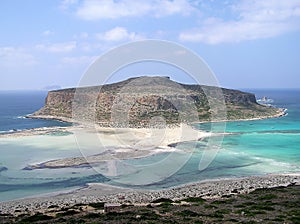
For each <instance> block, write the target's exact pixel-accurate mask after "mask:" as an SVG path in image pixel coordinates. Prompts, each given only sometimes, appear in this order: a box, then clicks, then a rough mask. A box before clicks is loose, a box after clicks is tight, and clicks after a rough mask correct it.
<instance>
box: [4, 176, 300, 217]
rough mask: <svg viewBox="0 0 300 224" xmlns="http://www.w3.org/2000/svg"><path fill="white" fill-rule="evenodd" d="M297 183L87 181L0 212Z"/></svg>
mask: <svg viewBox="0 0 300 224" xmlns="http://www.w3.org/2000/svg"><path fill="white" fill-rule="evenodd" d="M295 184H296V185H299V184H300V174H272V175H266V176H253V177H244V178H232V179H230V178H229V179H218V180H207V181H203V182H199V183H191V184H186V185H183V186H178V187H173V188H169V189H164V190H157V191H146V190H143V189H130V188H120V187H114V186H110V185H105V184H90V185H88V186H86V187H85V188H82V189H78V190H75V191H72V192H65V193H61V192H60V193H57V194H56V195H55V194H54V193H53V194H50V195H49V194H47V195H42V196H39V197H35V198H26V199H20V200H15V201H9V202H1V203H0V214H14V215H20V214H22V213H32V214H34V213H37V212H41V213H47V211H48V209H49V207H53V206H58V207H59V208H64V207H70V206H72V205H75V204H80V203H82V204H89V203H97V202H106V203H120V204H135V205H146V204H148V203H151V202H152V201H154V200H156V199H159V198H169V199H172V200H173V201H175V200H180V199H184V198H188V197H203V198H220V197H222V196H226V195H233V194H245V193H249V192H251V191H254V190H255V189H259V188H271V187H278V186H285V187H286V186H289V185H295Z"/></svg>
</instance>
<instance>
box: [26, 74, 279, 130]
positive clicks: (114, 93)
mask: <svg viewBox="0 0 300 224" xmlns="http://www.w3.org/2000/svg"><path fill="white" fill-rule="evenodd" d="M280 113H281V111H280V110H279V109H277V108H271V107H267V106H263V105H260V104H258V103H257V102H256V98H255V95H254V94H251V93H246V92H242V91H238V90H231V89H224V88H218V87H212V86H203V85H187V84H180V83H177V82H174V81H171V80H170V79H169V78H168V77H139V78H131V79H128V80H125V81H122V82H118V83H113V84H108V85H103V86H94V87H84V88H70V89H62V90H55V91H50V92H49V93H48V96H47V98H46V102H45V106H44V107H43V108H41V109H40V110H39V111H37V112H35V113H34V114H33V115H32V116H31V117H35V118H53V119H61V120H68V119H70V118H73V119H75V121H76V120H79V121H93V122H94V121H96V122H97V123H99V124H100V125H102V126H119V127H124V126H129V127H132V126H134V127H143V126H147V125H149V124H151V123H153V124H155V123H160V124H161V121H162V120H164V122H165V123H166V124H178V123H192V122H199V121H211V120H214V121H218V120H239V119H257V118H265V117H273V116H276V115H279V114H280Z"/></svg>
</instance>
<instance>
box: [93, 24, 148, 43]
mask: <svg viewBox="0 0 300 224" xmlns="http://www.w3.org/2000/svg"><path fill="white" fill-rule="evenodd" d="M96 38H97V39H98V40H104V41H126V40H130V41H133V40H139V39H142V38H143V37H142V36H141V35H138V34H136V33H135V32H128V31H127V29H126V28H124V27H115V28H113V29H111V30H109V31H107V32H105V33H98V34H96Z"/></svg>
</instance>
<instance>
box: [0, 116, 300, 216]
mask: <svg viewBox="0 0 300 224" xmlns="http://www.w3.org/2000/svg"><path fill="white" fill-rule="evenodd" d="M282 113H283V114H278V115H276V116H272V117H267V118H273V117H280V116H284V115H285V111H283V110H282ZM267 118H266V117H263V118H256V119H246V120H259V119H267ZM43 119H49V118H43ZM50 119H56V118H54V117H53V118H50ZM60 121H63V120H62V119H61V120H60ZM238 121H241V120H238ZM64 122H70V120H69V121H64ZM219 122H220V121H219ZM227 122H233V120H232V121H231V120H229V121H227ZM85 128H86V127H85V126H83V125H82V124H81V125H80V124H78V125H77V126H70V127H49V128H37V129H30V130H24V131H18V132H15V133H8V134H2V135H0V138H2V137H4V138H6V137H24V136H32V135H43V134H49V133H50V134H51V133H54V132H57V131H59V132H73V131H76V130H84V129H85ZM170 128H172V129H174V127H170ZM99 129H100V130H102V131H103V132H107V133H110V131H111V130H112V129H115V128H108V127H99ZM120 129H122V130H126V128H120ZM130 130H132V129H130ZM136 130H138V131H139V132H143V129H141V128H136ZM205 137H208V136H205ZM191 140H196V139H187V141H191ZM169 143H174V141H171V142H170V141H169ZM167 145H168V144H166V145H165V146H167ZM294 175H295V176H296V178H295V176H293V175H287V174H276V175H275V174H272V175H266V176H263V177H262V176H258V177H251V176H250V177H243V178H224V179H217V180H212V179H210V180H204V181H201V182H196V183H189V184H185V185H181V186H177V187H173V188H170V189H165V190H158V191H145V190H133V189H126V188H119V187H113V186H110V185H105V184H93V183H91V184H89V185H87V186H85V187H83V188H79V189H76V190H74V191H72V192H63V193H62V192H56V193H55V192H54V193H51V196H47V195H44V196H37V197H36V196H33V198H26V199H18V200H13V201H7V202H0V214H1V213H2V214H6V213H10V214H15V213H14V211H15V210H20V211H21V212H17V213H16V214H18V215H19V214H22V212H28V211H31V212H36V211H40V212H42V213H43V212H46V211H47V209H48V207H49V206H51V205H57V206H59V207H61V208H63V207H64V206H69V205H72V204H77V203H93V202H99V201H105V202H108V203H133V204H137V205H139V204H140V205H141V204H145V203H149V202H151V201H149V200H150V199H151V200H152V199H153V200H155V199H159V198H161V197H166V198H172V200H173V199H175V200H177V199H178V200H180V199H182V198H183V195H184V197H195V196H199V197H204V198H218V197H222V196H224V195H226V194H240V193H248V192H250V191H253V190H255V189H258V188H264V187H276V186H287V185H289V184H293V183H294V182H295V181H296V182H297V183H299V175H300V174H294ZM241 184H242V185H241ZM103 187H104V188H106V190H103ZM101 192H102V193H101ZM231 192H233V193H231ZM108 193H109V194H108ZM48 195H49V194H48ZM87 195H88V196H87ZM95 195H97V196H95ZM120 195H121V196H122V197H124V198H125V199H122V200H119V196H120ZM153 200H152V201H153Z"/></svg>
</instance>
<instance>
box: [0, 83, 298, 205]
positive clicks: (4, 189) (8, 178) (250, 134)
mask: <svg viewBox="0 0 300 224" xmlns="http://www.w3.org/2000/svg"><path fill="white" fill-rule="evenodd" d="M246 91H248V92H252V93H255V95H256V97H257V99H259V98H262V97H263V96H267V97H268V98H270V99H272V100H273V103H272V105H273V106H275V107H280V108H286V109H287V115H286V116H284V117H279V118H270V119H264V120H253V121H233V122H226V133H230V134H229V135H224V138H223V140H222V143H221V146H220V150H219V151H218V153H217V154H216V156H215V157H214V159H213V160H212V162H211V163H210V164H209V166H208V167H207V168H205V169H203V170H199V161H200V160H201V158H202V156H203V153H204V150H205V149H204V148H205V144H197V147H196V148H197V149H196V150H194V151H193V152H192V153H191V156H190V157H189V159H188V160H187V161H186V163H185V164H184V165H183V166H182V167H181V168H180V169H178V170H177V171H176V172H174V173H173V174H172V175H169V176H167V177H166V178H164V179H163V180H160V181H158V182H155V183H151V184H147V185H144V186H135V187H137V188H145V189H162V188H168V187H173V186H178V185H182V184H187V183H191V182H197V181H205V180H210V179H219V178H236V177H246V176H256V175H265V174H278V173H299V172H300V90H283V89H281V90H276V89H264V90H263V89H247V90H246ZM46 95H47V92H45V91H0V135H5V134H7V133H13V132H18V131H22V130H28V129H33V128H46V129H47V128H49V127H57V126H59V127H66V126H70V125H71V124H70V123H65V122H59V121H54V120H42V119H28V118H26V117H25V116H26V115H28V114H31V113H33V112H34V111H36V110H38V109H40V108H41V107H42V106H43V105H44V101H45V98H46ZM195 128H197V129H199V130H203V131H207V132H209V131H210V129H211V125H210V124H209V123H206V124H205V123H204V124H203V123H201V124H200V123H199V124H195ZM202 141H203V142H204V143H205V141H206V140H205V139H203V140H202ZM189 144H190V145H191V147H192V145H194V142H190V143H189V142H187V143H185V148H189ZM167 154H168V153H161V154H157V155H152V156H151V157H145V158H140V159H134V160H131V161H130V160H129V161H128V163H131V164H138V165H141V166H142V165H144V164H149V163H155V162H158V161H160V160H163V159H164V158H165V157H166V156H167ZM0 155H1V156H0V201H9V200H14V199H19V198H24V197H31V196H36V195H43V194H51V193H53V192H65V191H72V190H74V189H78V188H80V187H84V186H85V185H86V184H88V183H106V184H112V185H118V184H119V185H120V183H115V182H114V181H112V180H111V179H110V178H109V177H106V176H104V175H102V174H101V173H99V172H96V171H95V170H94V169H91V168H90V167H76V168H61V169H37V170H28V169H24V168H25V167H27V166H28V165H29V164H34V163H40V162H45V161H49V160H54V159H58V158H67V157H77V156H82V154H81V151H80V147H79V146H78V144H77V142H76V138H75V137H74V136H73V135H72V133H57V132H55V133H50V134H44V135H37V136H25V137H5V138H0ZM153 172H160V170H153ZM124 175H126V174H124ZM128 178H130V175H129V176H128Z"/></svg>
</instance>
